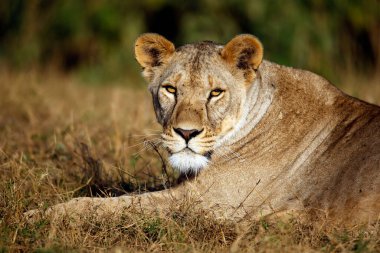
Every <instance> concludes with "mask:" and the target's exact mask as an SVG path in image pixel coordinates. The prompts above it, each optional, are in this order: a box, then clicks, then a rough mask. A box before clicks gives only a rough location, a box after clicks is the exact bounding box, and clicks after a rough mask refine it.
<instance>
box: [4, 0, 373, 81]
mask: <svg viewBox="0 0 380 253" xmlns="http://www.w3.org/2000/svg"><path fill="white" fill-rule="evenodd" d="M379 6H380V4H379V1H377V0H363V1H359V0H356V1H355V0H310V1H304V0H294V1H274V0H265V1H264V0H257V1H244V0H225V1H220V0H203V1H201V0H193V1H175V0H140V1H137V0H136V1H126V0H125V1H122V0H107V1H106V0H93V1H90V0H87V1H86V0H83V1H79V0H55V1H51V0H2V1H1V2H0V65H1V66H2V67H4V66H5V67H7V68H9V69H12V70H25V69H38V70H43V71H47V70H51V69H54V70H59V71H62V72H65V73H71V74H74V75H77V76H79V77H80V78H83V79H84V80H85V81H87V82H90V83H92V82H95V83H96V82H98V83H106V82H111V81H116V80H118V81H120V80H124V79H125V78H128V80H132V81H129V82H128V83H129V84H131V83H134V81H133V80H135V81H136V82H141V78H139V77H137V76H138V75H139V68H138V66H137V64H136V62H135V60H134V56H133V44H134V40H135V39H136V37H137V36H138V35H139V34H141V33H143V32H157V33H160V34H162V35H164V36H166V37H167V38H168V39H170V40H172V41H173V42H174V43H175V44H176V45H182V44H185V43H190V42H194V41H199V40H214V41H216V42H219V43H226V42H228V40H230V39H231V38H232V37H233V36H235V35H236V34H239V33H251V34H254V35H256V36H257V37H259V38H260V39H261V41H262V42H263V45H264V47H265V58H266V59H269V60H271V61H274V62H277V63H281V64H285V65H289V66H294V67H302V68H306V69H309V70H312V71H314V72H317V73H319V74H322V75H324V76H326V77H327V78H328V79H330V80H332V81H334V82H337V83H339V81H340V78H341V76H342V73H346V72H347V71H354V72H355V73H360V74H362V75H373V74H374V73H379V72H380V59H379V56H380V7H379Z"/></svg>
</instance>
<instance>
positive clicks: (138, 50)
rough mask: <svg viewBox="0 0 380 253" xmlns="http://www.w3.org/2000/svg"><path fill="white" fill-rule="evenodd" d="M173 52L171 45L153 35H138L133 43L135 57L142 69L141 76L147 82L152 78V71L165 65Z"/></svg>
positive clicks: (158, 36) (157, 35)
mask: <svg viewBox="0 0 380 253" xmlns="http://www.w3.org/2000/svg"><path fill="white" fill-rule="evenodd" d="M174 51H175V47H174V45H173V43H171V42H170V41H169V40H167V39H166V38H164V37H163V36H161V35H159V34H155V33H145V34H142V35H140V37H138V38H137V40H136V42H135V56H136V60H137V61H138V63H139V64H140V65H141V67H143V69H144V71H143V75H144V76H145V78H147V79H148V81H151V80H152V79H153V76H154V69H155V68H157V67H160V66H162V65H164V64H165V63H167V62H168V61H169V59H170V58H171V56H172V55H173V53H174Z"/></svg>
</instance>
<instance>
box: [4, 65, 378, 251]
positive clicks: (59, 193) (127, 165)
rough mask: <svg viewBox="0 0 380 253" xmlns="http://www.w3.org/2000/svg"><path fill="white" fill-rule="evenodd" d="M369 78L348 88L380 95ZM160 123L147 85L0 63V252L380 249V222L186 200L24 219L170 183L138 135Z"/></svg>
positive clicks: (146, 135) (374, 98) (148, 135)
mask: <svg viewBox="0 0 380 253" xmlns="http://www.w3.org/2000/svg"><path fill="white" fill-rule="evenodd" d="M373 84H374V85H373V86H368V87H367V86H360V87H361V88H360V89H356V90H354V91H352V92H354V95H357V96H362V97H364V98H367V99H370V100H371V102H375V103H380V88H379V85H378V82H376V81H373ZM376 84H377V85H376ZM363 87H364V88H363ZM345 89H346V90H350V89H351V90H353V89H352V87H351V86H347V87H345ZM368 96H370V98H368ZM158 129H159V126H158V125H157V124H156V123H155V119H154V115H153V110H152V108H151V101H150V97H149V94H148V93H147V92H146V91H144V89H141V88H140V89H139V88H135V89H132V88H123V87H121V86H108V87H89V86H85V85H80V84H78V83H76V82H75V81H73V79H70V78H68V77H64V76H59V75H57V74H55V75H48V76H46V75H38V74H36V73H23V74H12V73H10V72H7V71H2V72H1V73H0V178H1V184H0V252H6V251H11V252H13V251H33V250H39V252H56V251H69V250H70V251H108V250H110V249H112V250H113V251H115V252H120V251H126V252H147V251H150V252H229V251H231V252H294V251H310V252H314V251H316V252H320V251H323V252H326V251H327V252H346V251H354V252H376V251H377V252H379V251H380V228H379V226H380V224H375V225H374V226H373V227H365V228H356V229H351V230H344V229H337V228H333V227H329V226H328V224H324V225H318V226H317V225H312V224H311V223H309V222H307V221H302V220H301V219H291V220H289V221H286V222H284V221H281V220H275V219H274V220H265V219H264V220H261V221H252V222H246V223H245V224H244V225H243V224H234V223H233V222H230V221H224V220H217V219H215V218H214V217H213V214H212V213H209V212H206V211H202V210H198V211H194V210H193V209H192V208H191V204H192V203H185V202H184V203H180V204H179V205H178V207H175V208H173V211H172V212H170V213H169V214H167V215H164V216H162V215H158V214H148V213H143V212H141V211H138V210H134V209H130V210H127V211H126V212H125V215H124V216H123V217H120V218H119V219H117V220H114V219H112V222H110V221H109V220H107V219H103V220H96V219H89V218H86V217H84V225H83V226H81V227H75V226H72V225H70V223H68V222H65V221H62V222H60V223H54V224H53V223H50V221H49V220H41V221H40V222H37V223H35V224H27V223H26V222H25V220H24V219H23V216H22V214H23V213H24V212H25V211H27V210H30V209H33V208H37V207H47V206H51V205H54V204H56V203H60V202H64V201H67V200H69V199H71V198H73V197H77V196H94V195H102V196H104V195H118V194H121V193H124V192H125V191H131V190H144V189H146V188H148V189H151V188H155V189H157V188H160V187H162V185H168V184H172V183H173V181H169V180H173V178H175V174H173V172H171V171H168V172H167V174H168V176H167V175H166V174H165V173H164V172H163V171H162V170H161V163H160V159H159V158H158V155H157V153H156V152H155V151H154V150H152V148H151V146H149V145H148V146H146V147H148V148H147V149H144V144H143V141H144V139H149V140H151V141H152V142H154V141H155V140H154V138H156V137H157V136H156V135H155V134H156V133H157V132H156V130H158ZM136 153H137V154H136ZM141 182H146V183H145V184H144V185H143V186H141V184H139V183H141ZM139 187H140V188H139Z"/></svg>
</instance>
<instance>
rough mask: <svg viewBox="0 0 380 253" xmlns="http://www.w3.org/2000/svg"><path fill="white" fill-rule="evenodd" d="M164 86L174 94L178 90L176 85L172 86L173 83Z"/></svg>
mask: <svg viewBox="0 0 380 253" xmlns="http://www.w3.org/2000/svg"><path fill="white" fill-rule="evenodd" d="M163 88H164V89H165V90H166V91H167V92H169V93H172V94H175V93H176V91H177V89H176V88H175V87H173V86H171V85H165V86H163Z"/></svg>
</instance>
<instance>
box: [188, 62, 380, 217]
mask: <svg viewBox="0 0 380 253" xmlns="http://www.w3.org/2000/svg"><path fill="white" fill-rule="evenodd" d="M259 74H260V75H261V77H262V84H261V85H262V89H268V90H270V92H272V101H271V104H270V106H269V107H268V109H267V110H266V113H265V116H264V117H263V118H262V119H261V121H260V122H259V123H258V124H257V125H256V126H255V127H254V128H253V129H252V130H251V131H249V133H248V134H246V133H243V136H236V138H240V140H239V141H237V142H233V141H231V142H232V144H230V145H228V144H226V146H225V147H224V149H225V152H222V153H221V156H219V157H218V158H216V160H217V162H215V165H214V166H211V167H210V168H208V169H207V170H205V171H204V172H203V174H201V175H200V176H199V177H198V179H197V181H198V183H196V184H197V187H195V188H198V189H200V191H199V192H200V193H201V195H202V199H203V201H204V202H205V203H207V204H208V205H210V206H211V205H218V206H224V208H223V211H222V213H224V214H225V215H226V216H232V217H234V218H236V217H242V216H244V215H246V214H247V215H250V216H256V217H257V216H261V215H266V214H270V213H274V212H282V211H285V210H305V209H318V210H320V211H325V212H326V214H327V215H328V216H329V217H331V218H332V219H337V218H343V217H345V218H347V217H348V216H349V217H351V219H350V221H353V220H352V219H359V220H360V221H366V219H369V218H372V219H376V218H378V216H379V214H380V108H379V107H377V106H374V105H370V104H367V103H365V102H362V101H359V100H357V99H355V98H352V97H349V96H347V95H345V94H343V93H342V92H340V91H339V90H337V89H336V88H335V87H333V86H332V85H331V84H329V83H328V82H327V81H326V80H325V79H323V78H321V77H319V76H317V75H315V74H313V73H310V72H308V71H302V70H296V69H293V68H287V67H282V66H279V65H276V64H273V63H269V62H264V63H262V65H261V66H260V68H259ZM263 93H264V92H263ZM259 97H260V94H259ZM262 97H263V98H264V97H265V96H264V95H263V96H262ZM263 100H265V99H263ZM257 103H259V104H260V103H261V104H264V106H265V102H264V101H260V98H259V99H258V101H257ZM251 113H252V115H251V116H252V118H254V117H255V114H257V110H252V111H251ZM248 124H249V123H248ZM245 127H246V128H250V126H248V125H247V126H245ZM193 184H194V183H193ZM202 192H204V193H202ZM226 210H229V212H226Z"/></svg>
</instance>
